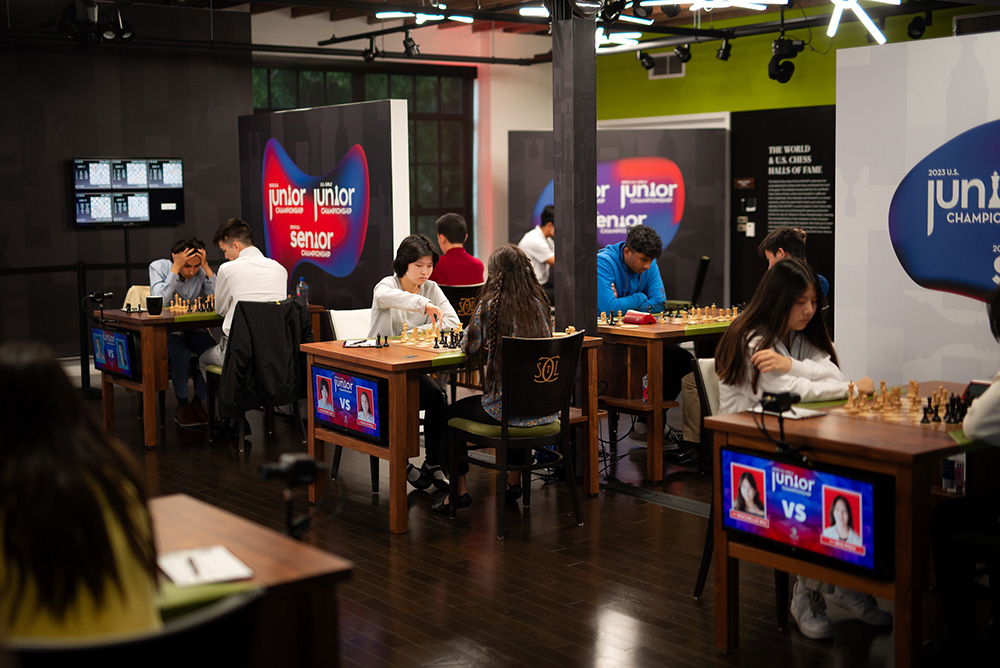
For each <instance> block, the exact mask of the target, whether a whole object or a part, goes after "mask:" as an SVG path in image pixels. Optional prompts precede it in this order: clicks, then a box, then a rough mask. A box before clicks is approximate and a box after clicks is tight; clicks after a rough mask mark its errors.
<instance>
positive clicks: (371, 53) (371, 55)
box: [361, 37, 378, 63]
mask: <svg viewBox="0 0 1000 668" xmlns="http://www.w3.org/2000/svg"><path fill="white" fill-rule="evenodd" d="M376 56H378V49H376V48H375V38H374V37H372V38H370V39H369V40H368V48H367V49H365V50H364V51H362V52H361V58H362V59H364V61H365V62H366V63H373V62H375V57H376Z"/></svg>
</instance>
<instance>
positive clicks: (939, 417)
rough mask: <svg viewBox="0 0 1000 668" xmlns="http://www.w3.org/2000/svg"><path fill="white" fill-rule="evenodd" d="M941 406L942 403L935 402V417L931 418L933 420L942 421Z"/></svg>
mask: <svg viewBox="0 0 1000 668" xmlns="http://www.w3.org/2000/svg"><path fill="white" fill-rule="evenodd" d="M940 406H941V404H934V417H932V418H931V422H940V421H941V415H940V414H939V413H938V408H939V407H940Z"/></svg>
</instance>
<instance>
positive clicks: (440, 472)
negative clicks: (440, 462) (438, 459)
mask: <svg viewBox="0 0 1000 668" xmlns="http://www.w3.org/2000/svg"><path fill="white" fill-rule="evenodd" d="M422 468H423V470H424V472H425V473H426V474H427V475H428V476H430V479H431V482H432V483H434V486H435V487H437V488H438V489H439V490H441V491H442V492H447V491H448V490H450V489H451V482H449V480H448V476H446V475H445V474H444V469H443V468H441V467H440V466H435V467H433V468H428V466H427V462H424V465H423V467H422Z"/></svg>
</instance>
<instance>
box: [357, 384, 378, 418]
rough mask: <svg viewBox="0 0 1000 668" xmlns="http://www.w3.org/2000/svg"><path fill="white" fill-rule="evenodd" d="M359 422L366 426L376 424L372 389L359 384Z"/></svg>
mask: <svg viewBox="0 0 1000 668" xmlns="http://www.w3.org/2000/svg"><path fill="white" fill-rule="evenodd" d="M357 399H358V424H359V425H362V426H365V427H374V426H375V415H374V414H373V411H372V391H371V390H369V389H367V388H364V387H361V386H358V396H357Z"/></svg>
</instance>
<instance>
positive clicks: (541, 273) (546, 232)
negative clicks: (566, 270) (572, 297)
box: [517, 204, 556, 306]
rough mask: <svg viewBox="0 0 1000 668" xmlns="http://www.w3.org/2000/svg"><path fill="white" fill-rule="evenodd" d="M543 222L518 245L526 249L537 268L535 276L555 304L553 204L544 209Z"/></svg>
mask: <svg viewBox="0 0 1000 668" xmlns="http://www.w3.org/2000/svg"><path fill="white" fill-rule="evenodd" d="M540 219H541V224H540V225H536V226H535V227H533V228H531V229H530V230H528V231H527V232H525V233H524V236H523V237H521V240H520V241H519V242H518V243H517V247H518V248H520V249H521V250H523V251H524V254H525V255H527V256H528V260H529V261H530V262H531V268H532V269H534V270H535V278H537V279H538V282H539V283H540V284H541V286H542V289H543V290H544V291H545V296H546V297H548V298H549V304H550V305H552V306H554V305H555V287H554V286H553V284H552V281H551V280H550V277H551V275H552V267H554V266H555V264H556V241H555V239H556V210H555V207H553V206H552V205H551V204H549V205H548V206H547V207H545V208H544V209H542V215H541V217H540Z"/></svg>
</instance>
